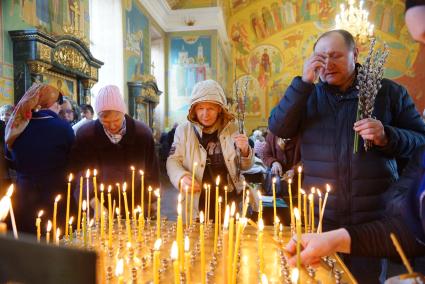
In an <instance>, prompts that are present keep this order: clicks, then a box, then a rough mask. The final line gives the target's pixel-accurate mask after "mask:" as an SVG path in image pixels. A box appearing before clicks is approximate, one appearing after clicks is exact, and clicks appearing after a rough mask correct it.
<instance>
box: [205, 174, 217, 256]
mask: <svg viewBox="0 0 425 284" xmlns="http://www.w3.org/2000/svg"><path fill="white" fill-rule="evenodd" d="M219 185H220V176H217V179H216V181H215V218H214V254H217V249H218V191H219ZM208 213H209V212H208ZM207 217H208V216H207Z"/></svg>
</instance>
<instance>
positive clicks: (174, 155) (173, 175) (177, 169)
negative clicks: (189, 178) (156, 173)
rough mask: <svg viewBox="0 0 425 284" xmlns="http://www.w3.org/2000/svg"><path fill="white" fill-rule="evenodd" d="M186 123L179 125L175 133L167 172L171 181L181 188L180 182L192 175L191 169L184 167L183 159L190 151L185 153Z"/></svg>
mask: <svg viewBox="0 0 425 284" xmlns="http://www.w3.org/2000/svg"><path fill="white" fill-rule="evenodd" d="M184 131H185V129H184V125H179V126H177V129H176V133H175V134H174V141H173V144H172V145H171V149H170V155H169V156H168V159H167V174H168V177H169V178H170V181H171V183H172V184H173V185H174V187H175V188H177V189H178V188H179V182H180V180H181V178H182V177H183V176H185V175H190V171H189V170H190V169H185V168H184V167H183V159H184V157H185V156H186V155H188V154H189V153H185V152H186V151H185V149H186V148H185V145H186V139H185V133H184Z"/></svg>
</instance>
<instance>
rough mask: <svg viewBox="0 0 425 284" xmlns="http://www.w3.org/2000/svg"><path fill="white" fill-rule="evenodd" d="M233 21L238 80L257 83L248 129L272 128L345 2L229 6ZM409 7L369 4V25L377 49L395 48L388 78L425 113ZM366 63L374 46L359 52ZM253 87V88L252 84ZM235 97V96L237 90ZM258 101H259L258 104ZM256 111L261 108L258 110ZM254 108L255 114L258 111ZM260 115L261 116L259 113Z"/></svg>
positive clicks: (420, 53)
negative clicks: (273, 114)
mask: <svg viewBox="0 0 425 284" xmlns="http://www.w3.org/2000/svg"><path fill="white" fill-rule="evenodd" d="M229 1H230V2H229V3H230V10H231V13H230V14H231V16H230V18H229V21H228V24H227V29H228V34H229V37H230V41H231V44H232V58H233V62H232V64H231V66H232V67H234V66H236V71H235V70H233V71H231V72H232V74H236V75H233V76H231V78H232V82H233V89H234V88H235V84H234V82H235V77H236V78H238V79H237V80H238V81H240V80H241V78H249V79H250V80H251V81H255V84H254V85H255V86H258V87H259V91H254V92H255V93H254V94H253V95H248V98H249V97H252V101H253V99H254V98H255V101H258V102H259V104H260V106H259V107H258V106H257V105H256V104H257V103H255V104H254V103H252V102H250V101H249V100H248V99H246V100H247V102H248V103H249V106H248V107H247V110H250V111H247V123H246V125H247V128H248V129H252V128H254V127H257V126H265V125H267V119H268V116H269V114H270V111H271V109H272V108H273V107H274V106H275V105H276V104H277V103H278V102H279V99H280V98H281V96H282V95H283V94H284V92H285V90H286V88H287V87H288V86H289V84H290V82H291V80H292V78H293V77H295V76H298V75H301V73H302V66H303V63H304V61H305V60H306V58H308V57H309V56H310V55H311V52H312V48H313V44H314V42H315V41H316V39H317V37H318V36H319V35H320V34H322V33H323V32H325V31H328V30H330V29H333V27H334V19H335V15H336V13H338V12H339V7H340V4H341V3H345V1H337V0H328V1H326V0H324V1H311V0H302V1H293V0H292V1H286V0H261V1H260V0H229ZM403 5H404V2H403V1H401V0H394V1H387V0H380V1H365V5H364V6H365V7H366V8H367V9H368V10H369V12H370V16H369V21H371V22H372V23H374V24H375V27H376V28H375V36H376V38H377V47H381V46H382V45H383V43H384V42H386V43H387V44H388V45H389V48H390V56H389V58H388V60H387V63H386V70H385V77H387V78H390V79H393V80H395V81H397V82H399V83H401V84H403V85H404V86H406V87H407V89H408V90H409V93H410V95H411V96H412V97H413V99H414V100H415V103H416V106H417V108H418V110H419V111H420V112H422V110H423V109H424V107H425V96H424V94H423V91H422V90H425V75H422V74H423V72H421V71H420V70H423V68H424V66H425V53H424V52H425V49H424V50H423V48H422V49H420V46H419V44H417V43H415V42H414V41H413V40H412V39H411V37H410V35H409V34H408V31H407V29H406V27H405V25H404V9H403ZM359 50H360V52H361V53H360V59H359V61H360V62H362V61H363V58H364V57H365V55H366V53H367V50H368V45H361V46H359ZM251 81H250V84H253V83H251ZM233 91H234V90H233ZM256 97H258V100H257V98H256ZM254 106H255V107H254ZM252 108H254V110H253V109H252ZM257 109H260V111H256V110H257Z"/></svg>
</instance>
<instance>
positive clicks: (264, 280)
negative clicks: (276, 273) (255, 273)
mask: <svg viewBox="0 0 425 284" xmlns="http://www.w3.org/2000/svg"><path fill="white" fill-rule="evenodd" d="M261 284H269V280H267V275H266V274H261Z"/></svg>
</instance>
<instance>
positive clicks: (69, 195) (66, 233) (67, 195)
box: [65, 174, 72, 238]
mask: <svg viewBox="0 0 425 284" xmlns="http://www.w3.org/2000/svg"><path fill="white" fill-rule="evenodd" d="M71 181H72V174H69V178H68V190H67V194H66V216H65V238H68V226H67V224H68V222H69V205H70V200H71Z"/></svg>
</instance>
